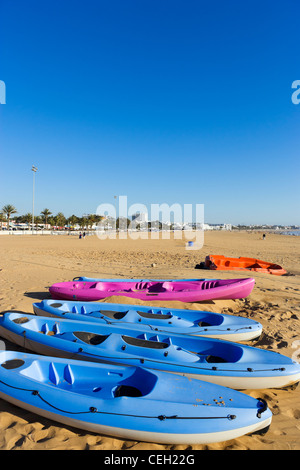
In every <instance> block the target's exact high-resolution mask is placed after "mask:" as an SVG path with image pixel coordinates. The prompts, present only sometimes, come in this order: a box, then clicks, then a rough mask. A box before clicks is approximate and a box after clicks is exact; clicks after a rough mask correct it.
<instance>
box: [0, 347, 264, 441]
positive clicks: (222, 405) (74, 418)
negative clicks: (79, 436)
mask: <svg viewBox="0 0 300 470" xmlns="http://www.w3.org/2000/svg"><path fill="white" fill-rule="evenodd" d="M0 365H1V367H0V397H1V398H2V399H4V400H7V401H8V402H10V403H12V404H14V405H16V406H18V407H21V408H24V409H25V410H29V411H30V412H33V413H36V414H38V415H40V416H43V417H46V418H48V419H53V420H55V421H58V422H59V423H62V424H63V425H68V426H73V427H77V428H80V429H84V430H86V431H89V432H96V433H101V434H106V435H110V436H114V437H119V438H123V439H134V440H138V441H141V440H142V441H148V442H155V443H163V444H207V443H211V442H220V441H225V440H228V439H234V438H236V437H240V436H242V435H244V434H248V433H252V432H257V431H262V430H263V429H265V428H268V426H269V425H270V423H271V420H272V413H271V411H270V409H269V408H268V406H267V403H266V402H265V401H264V400H262V399H256V398H252V397H250V396H248V395H245V394H243V393H241V392H238V391H236V390H231V389H227V388H225V387H221V386H218V385H214V384H208V383H205V382H201V381H199V380H189V379H187V378H186V377H180V376H177V375H173V374H166V373H164V372H159V371H153V370H152V371H149V370H147V369H143V368H140V367H132V366H131V367H124V366H115V365H109V366H108V365H107V364H95V363H92V362H86V363H83V362H82V361H77V360H66V359H57V358H53V357H42V356H37V355H31V354H27V353H26V354H25V353H21V352H16V351H1V352H0Z"/></svg>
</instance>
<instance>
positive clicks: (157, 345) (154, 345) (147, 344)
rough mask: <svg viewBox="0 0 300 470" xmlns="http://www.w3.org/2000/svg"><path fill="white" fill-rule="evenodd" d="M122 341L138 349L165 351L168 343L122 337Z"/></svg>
mask: <svg viewBox="0 0 300 470" xmlns="http://www.w3.org/2000/svg"><path fill="white" fill-rule="evenodd" d="M122 339H123V341H125V343H127V344H130V345H131V346H138V347H139V348H150V349H165V348H168V347H169V344H168V343H163V342H160V341H151V340H147V339H141V338H134V337H132V336H126V335H122Z"/></svg>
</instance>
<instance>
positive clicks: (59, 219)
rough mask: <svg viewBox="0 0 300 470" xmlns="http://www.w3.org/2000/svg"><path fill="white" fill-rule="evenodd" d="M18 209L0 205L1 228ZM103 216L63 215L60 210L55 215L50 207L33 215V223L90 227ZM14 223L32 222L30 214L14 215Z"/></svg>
mask: <svg viewBox="0 0 300 470" xmlns="http://www.w3.org/2000/svg"><path fill="white" fill-rule="evenodd" d="M17 213H18V211H17V209H16V208H15V206H13V205H11V204H7V205H5V206H4V207H2V210H1V212H0V224H1V229H2V225H3V222H7V226H8V227H9V223H10V220H11V217H12V215H14V214H17ZM103 219H104V217H103V216H101V215H96V214H89V215H87V216H83V217H78V216H76V215H75V214H72V215H71V216H70V217H65V216H64V214H63V213H62V212H58V213H57V214H56V215H54V214H52V212H51V211H50V209H47V208H46V209H44V210H42V211H41V212H40V214H39V215H37V216H35V217H34V225H35V226H37V225H41V224H45V225H48V224H49V225H51V227H64V226H65V225H68V226H74V225H79V227H82V228H83V227H85V228H89V227H92V226H93V225H94V224H95V223H99V222H100V221H101V220H103ZM14 220H15V221H16V223H25V224H32V214H31V213H30V212H28V213H27V214H24V215H19V216H16V217H14Z"/></svg>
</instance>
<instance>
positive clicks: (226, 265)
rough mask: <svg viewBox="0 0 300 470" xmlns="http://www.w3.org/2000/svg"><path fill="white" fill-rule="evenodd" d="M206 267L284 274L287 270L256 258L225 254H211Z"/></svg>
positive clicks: (207, 257)
mask: <svg viewBox="0 0 300 470" xmlns="http://www.w3.org/2000/svg"><path fill="white" fill-rule="evenodd" d="M205 267H206V268H208V269H213V270H220V271H226V270H234V271H255V272H260V273H269V274H275V275H277V276H282V275H283V274H286V273H287V272H286V270H285V269H283V268H282V267H281V266H279V265H278V264H274V263H268V262H267V261H262V260H260V259H256V258H244V257H240V258H229V257H228V256H223V255H209V256H206V258H205Z"/></svg>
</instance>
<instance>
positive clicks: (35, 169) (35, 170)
mask: <svg viewBox="0 0 300 470" xmlns="http://www.w3.org/2000/svg"><path fill="white" fill-rule="evenodd" d="M31 171H33V183H32V234H33V227H34V177H35V174H36V172H37V167H36V166H34V165H32V168H31Z"/></svg>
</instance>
